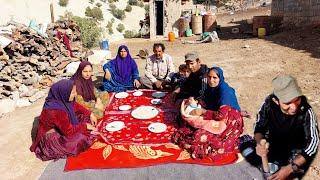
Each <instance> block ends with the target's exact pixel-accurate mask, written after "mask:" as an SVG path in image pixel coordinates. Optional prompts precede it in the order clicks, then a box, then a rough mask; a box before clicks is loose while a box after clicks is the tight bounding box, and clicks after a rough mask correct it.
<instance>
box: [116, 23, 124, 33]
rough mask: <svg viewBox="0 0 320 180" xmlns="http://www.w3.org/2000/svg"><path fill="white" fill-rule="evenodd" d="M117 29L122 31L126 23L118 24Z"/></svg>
mask: <svg viewBox="0 0 320 180" xmlns="http://www.w3.org/2000/svg"><path fill="white" fill-rule="evenodd" d="M117 30H118V31H119V32H122V31H123V30H124V25H123V24H121V23H120V24H118V26H117Z"/></svg>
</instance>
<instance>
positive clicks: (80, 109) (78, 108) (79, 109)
mask: <svg viewBox="0 0 320 180" xmlns="http://www.w3.org/2000/svg"><path fill="white" fill-rule="evenodd" d="M73 108H74V111H75V113H76V114H83V115H85V116H90V114H91V111H90V110H88V109H87V108H85V107H83V106H82V105H80V104H79V103H77V102H75V103H74V105H73Z"/></svg>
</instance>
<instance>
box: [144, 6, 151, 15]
mask: <svg viewBox="0 0 320 180" xmlns="http://www.w3.org/2000/svg"><path fill="white" fill-rule="evenodd" d="M144 10H145V11H146V14H149V10H150V6H149V4H146V5H144Z"/></svg>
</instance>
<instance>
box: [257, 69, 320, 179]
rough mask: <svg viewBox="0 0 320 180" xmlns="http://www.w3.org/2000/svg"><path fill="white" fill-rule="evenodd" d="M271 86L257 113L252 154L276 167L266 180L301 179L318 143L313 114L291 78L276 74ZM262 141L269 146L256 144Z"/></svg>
mask: <svg viewBox="0 0 320 180" xmlns="http://www.w3.org/2000/svg"><path fill="white" fill-rule="evenodd" d="M272 86H273V89H274V90H273V94H271V95H269V96H268V97H267V98H266V100H265V102H264V104H263V105H262V106H261V108H260V111H259V113H258V114H257V121H256V126H255V129H254V139H255V141H256V144H257V145H256V154H257V155H258V156H257V157H259V156H260V157H261V158H266V159H268V161H269V162H272V163H275V164H278V165H279V167H280V169H279V170H278V171H277V172H276V173H275V174H273V175H271V176H270V177H269V178H268V179H286V178H288V177H302V176H303V175H304V173H305V171H306V170H307V169H308V167H309V166H310V164H311V162H312V160H313V159H314V157H315V155H316V152H317V148H318V144H319V133H318V127H317V119H316V114H315V112H314V111H313V110H312V108H311V106H310V105H309V104H308V102H307V99H306V97H305V96H303V95H302V93H301V90H300V87H299V86H298V84H297V82H296V80H295V78H293V77H292V76H290V75H279V76H277V77H276V78H274V79H273V81H272ZM262 140H263V141H264V142H265V140H266V141H267V142H268V144H269V147H268V146H265V143H260V142H263V141H262ZM260 160H261V159H260Z"/></svg>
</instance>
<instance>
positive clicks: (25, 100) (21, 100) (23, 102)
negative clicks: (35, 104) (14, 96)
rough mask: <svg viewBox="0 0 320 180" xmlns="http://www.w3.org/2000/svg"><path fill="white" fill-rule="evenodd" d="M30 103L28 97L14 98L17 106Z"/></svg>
mask: <svg viewBox="0 0 320 180" xmlns="http://www.w3.org/2000/svg"><path fill="white" fill-rule="evenodd" d="M30 105H31V103H30V101H29V99H26V98H22V99H18V100H16V106H17V107H26V106H30Z"/></svg>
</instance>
